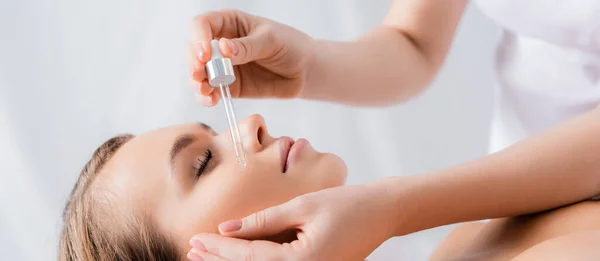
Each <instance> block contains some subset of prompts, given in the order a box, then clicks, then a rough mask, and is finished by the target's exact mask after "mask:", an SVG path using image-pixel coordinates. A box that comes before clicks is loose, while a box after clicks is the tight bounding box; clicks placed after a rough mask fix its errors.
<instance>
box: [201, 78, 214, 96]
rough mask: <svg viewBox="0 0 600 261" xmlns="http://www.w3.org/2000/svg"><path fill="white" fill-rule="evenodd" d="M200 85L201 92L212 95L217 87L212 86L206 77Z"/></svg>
mask: <svg viewBox="0 0 600 261" xmlns="http://www.w3.org/2000/svg"><path fill="white" fill-rule="evenodd" d="M199 87H200V93H201V94H202V95H205V96H208V95H211V94H212V93H214V92H215V87H212V86H210V85H209V84H208V82H207V80H206V79H204V80H203V81H202V82H201V83H200V85H199Z"/></svg>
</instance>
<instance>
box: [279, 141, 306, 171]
mask: <svg viewBox="0 0 600 261" xmlns="http://www.w3.org/2000/svg"><path fill="white" fill-rule="evenodd" d="M280 140H281V145H280V147H281V170H282V172H283V173H286V172H287V170H288V169H289V168H290V167H291V166H292V165H293V164H294V162H296V161H297V160H298V157H299V156H300V152H302V149H304V148H305V147H306V146H307V145H309V144H310V143H309V142H308V140H306V139H299V140H297V141H294V140H293V139H292V138H290V137H282V138H280Z"/></svg>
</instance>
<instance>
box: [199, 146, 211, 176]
mask: <svg viewBox="0 0 600 261" xmlns="http://www.w3.org/2000/svg"><path fill="white" fill-rule="evenodd" d="M211 158H212V151H210V150H206V151H205V152H204V157H201V158H198V159H197V160H196V163H197V164H196V166H198V167H196V178H199V177H200V176H201V175H202V173H203V172H204V169H205V168H206V166H207V165H208V163H209V161H210V159H211Z"/></svg>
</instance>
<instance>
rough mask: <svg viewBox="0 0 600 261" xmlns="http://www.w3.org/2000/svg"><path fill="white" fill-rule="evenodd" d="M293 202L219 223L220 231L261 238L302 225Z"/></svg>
mask: <svg viewBox="0 0 600 261" xmlns="http://www.w3.org/2000/svg"><path fill="white" fill-rule="evenodd" d="M292 203H293V202H287V203H284V204H282V205H279V206H275V207H270V208H267V209H264V210H261V211H258V212H255V213H253V214H250V215H249V216H247V217H244V218H242V219H241V220H230V221H226V222H223V223H221V224H220V225H219V232H220V233H221V234H222V235H225V236H233V237H240V238H260V237H267V236H273V235H276V234H279V233H281V232H284V231H286V230H289V229H294V228H298V226H300V225H301V219H300V218H299V217H300V216H301V215H299V214H297V213H296V211H295V210H297V209H294V208H292V207H291V204H292Z"/></svg>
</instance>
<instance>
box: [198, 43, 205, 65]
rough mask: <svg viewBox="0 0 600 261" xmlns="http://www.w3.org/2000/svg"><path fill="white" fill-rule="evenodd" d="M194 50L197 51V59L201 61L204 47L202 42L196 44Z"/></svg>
mask: <svg viewBox="0 0 600 261" xmlns="http://www.w3.org/2000/svg"><path fill="white" fill-rule="evenodd" d="M196 50H197V51H198V59H200V61H202V55H203V54H204V47H202V43H197V44H196Z"/></svg>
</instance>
